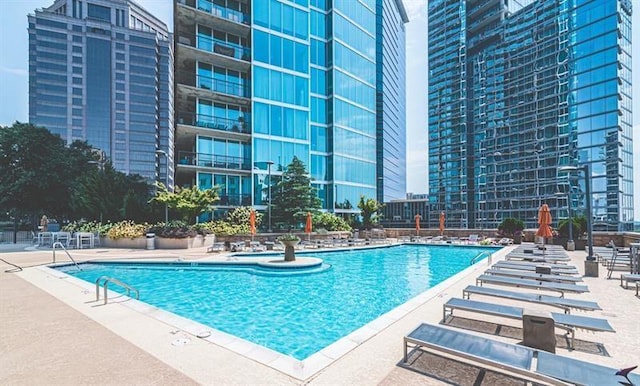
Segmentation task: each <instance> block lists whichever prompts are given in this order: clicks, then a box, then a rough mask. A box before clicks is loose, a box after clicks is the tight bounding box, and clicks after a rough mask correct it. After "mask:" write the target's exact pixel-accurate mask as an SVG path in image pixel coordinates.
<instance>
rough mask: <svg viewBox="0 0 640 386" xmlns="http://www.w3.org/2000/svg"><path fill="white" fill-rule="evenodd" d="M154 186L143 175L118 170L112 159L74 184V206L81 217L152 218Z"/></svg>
mask: <svg viewBox="0 0 640 386" xmlns="http://www.w3.org/2000/svg"><path fill="white" fill-rule="evenodd" d="M151 188H152V186H151V185H149V184H148V183H147V182H146V181H145V180H144V178H143V177H142V176H140V175H137V174H134V175H127V174H124V173H121V172H118V171H116V170H115V169H114V168H113V166H112V165H111V163H110V162H106V163H104V164H103V165H102V166H101V167H95V168H93V169H92V170H90V171H88V172H86V173H84V174H82V175H81V176H80V177H79V178H78V179H77V180H76V183H75V184H74V189H73V192H72V194H71V206H72V208H73V210H74V213H75V214H76V216H77V217H82V218H86V219H100V221H101V222H106V221H110V222H117V221H121V220H134V221H136V222H145V221H151V220H153V219H154V214H155V213H153V210H152V207H151V205H149V203H148V202H149V200H150V199H151Z"/></svg>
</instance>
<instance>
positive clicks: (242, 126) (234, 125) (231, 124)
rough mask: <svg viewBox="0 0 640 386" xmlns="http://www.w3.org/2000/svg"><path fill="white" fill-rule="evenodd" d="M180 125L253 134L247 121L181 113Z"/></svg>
mask: <svg viewBox="0 0 640 386" xmlns="http://www.w3.org/2000/svg"><path fill="white" fill-rule="evenodd" d="M178 124H183V125H191V126H196V127H203V128H207V129H213V130H222V131H228V132H232V133H243V134H251V127H250V125H249V123H248V122H247V121H245V120H240V119H238V120H232V119H227V118H220V117H214V116H211V115H204V114H194V113H181V114H179V115H178Z"/></svg>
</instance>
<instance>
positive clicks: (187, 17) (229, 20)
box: [175, 0, 251, 37]
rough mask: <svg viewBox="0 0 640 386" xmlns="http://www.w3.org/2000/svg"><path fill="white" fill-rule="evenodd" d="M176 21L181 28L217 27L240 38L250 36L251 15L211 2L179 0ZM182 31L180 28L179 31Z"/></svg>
mask: <svg viewBox="0 0 640 386" xmlns="http://www.w3.org/2000/svg"><path fill="white" fill-rule="evenodd" d="M176 12H177V14H176V16H175V17H176V21H177V23H178V24H179V26H189V25H190V26H192V25H195V24H201V25H214V24H215V25H216V26H217V27H218V28H219V29H221V30H223V31H226V32H230V33H232V34H234V35H238V36H245V37H246V36H249V33H250V32H251V28H250V24H251V17H250V16H249V14H247V13H244V12H242V11H238V10H235V9H231V8H226V7H223V6H221V5H218V4H213V3H212V2H211V1H209V0H178V5H177V7H176ZM177 30H178V31H180V28H178V29H177Z"/></svg>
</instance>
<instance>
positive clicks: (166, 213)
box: [156, 150, 169, 224]
mask: <svg viewBox="0 0 640 386" xmlns="http://www.w3.org/2000/svg"><path fill="white" fill-rule="evenodd" d="M156 154H157V155H162V156H164V160H165V172H164V183H165V185H166V188H167V190H169V155H168V154H167V152H166V151H164V150H156ZM164 223H165V224H168V223H169V205H168V204H167V203H165V204H164Z"/></svg>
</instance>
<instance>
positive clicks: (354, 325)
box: [56, 245, 499, 360]
mask: <svg viewBox="0 0 640 386" xmlns="http://www.w3.org/2000/svg"><path fill="white" fill-rule="evenodd" d="M498 249H499V248H487V247H452V246H426V245H401V246H393V247H388V248H374V249H354V250H346V251H332V252H324V253H313V254H312V256H313V257H318V258H321V259H323V260H324V262H325V264H327V265H328V266H330V268H329V269H326V270H322V269H320V270H314V271H313V272H312V273H308V274H296V275H291V274H284V275H280V274H269V271H268V270H265V269H251V268H248V267H247V266H244V265H236V266H228V265H225V266H220V265H212V264H204V263H198V264H197V265H196V266H192V265H191V263H182V264H175V263H174V264H157V263H154V264H149V263H120V262H119V263H87V264H83V265H82V269H83V270H82V271H77V270H76V269H75V267H74V266H63V267H57V268H56V269H58V270H60V271H63V272H65V273H67V274H69V275H71V276H75V277H78V278H80V279H83V280H86V281H88V282H90V283H93V282H95V280H96V279H97V278H98V277H100V276H103V275H107V276H111V277H115V278H117V279H119V280H121V281H123V282H125V283H127V284H129V285H131V286H133V287H136V288H137V289H138V290H139V291H140V300H141V301H143V302H146V303H148V304H151V305H153V306H155V307H158V308H160V309H163V310H166V311H169V312H172V313H175V314H177V315H180V316H182V317H185V318H188V319H191V320H194V321H197V322H199V323H202V324H204V325H207V326H210V327H212V328H215V329H218V330H221V331H224V332H226V333H229V334H232V335H235V336H238V337H240V338H243V339H246V340H248V341H251V342H253V343H256V344H259V345H262V346H265V347H268V348H270V349H273V350H275V351H278V352H280V353H283V354H285V355H288V356H291V357H293V358H296V359H298V360H303V359H305V358H307V357H309V356H310V355H312V354H314V353H315V352H318V351H319V350H321V349H323V348H324V347H326V346H328V345H330V344H331V343H333V342H335V341H337V340H338V339H340V338H342V337H344V336H345V335H347V334H349V333H351V332H352V331H354V330H356V329H358V328H360V327H362V326H363V325H365V324H367V323H369V322H370V321H372V320H374V319H376V318H377V317H379V316H381V315H382V314H385V313H386V312H388V311H390V310H392V309H393V308H395V307H397V306H399V305H401V304H403V303H405V302H406V301H407V300H409V299H411V298H413V297H415V296H417V295H418V294H420V293H422V292H424V291H426V290H428V289H429V288H431V287H433V286H435V285H436V284H438V283H440V282H442V281H444V280H446V279H447V278H449V277H451V276H453V275H455V274H456V273H458V272H460V271H461V270H463V269H465V268H467V267H469V264H470V261H471V260H472V259H473V258H474V257H476V256H477V255H478V254H479V253H480V252H494V251H496V250H498ZM487 255H488V253H487ZM272 273H273V272H272ZM113 289H116V287H113Z"/></svg>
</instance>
